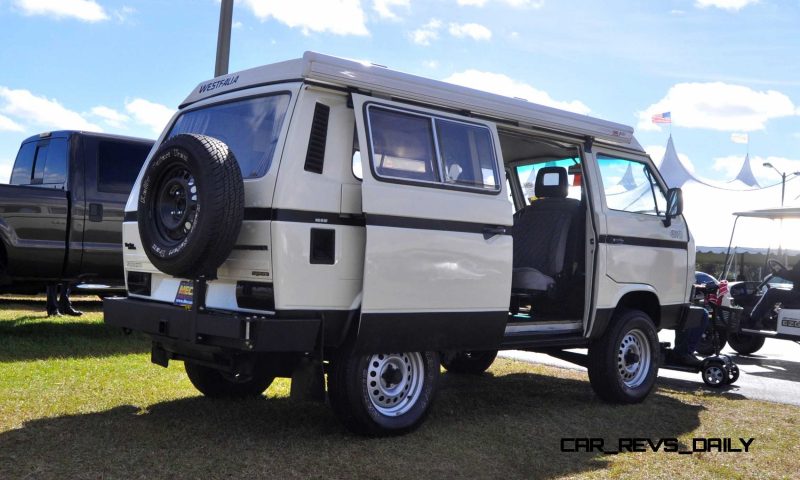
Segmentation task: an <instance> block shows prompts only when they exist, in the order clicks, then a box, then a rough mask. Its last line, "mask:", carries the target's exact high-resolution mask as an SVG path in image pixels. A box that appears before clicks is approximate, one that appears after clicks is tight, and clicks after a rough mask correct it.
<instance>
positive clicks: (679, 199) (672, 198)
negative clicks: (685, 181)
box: [664, 188, 683, 227]
mask: <svg viewBox="0 0 800 480" xmlns="http://www.w3.org/2000/svg"><path fill="white" fill-rule="evenodd" d="M682 213H683V191H681V189H680V188H670V189H669V190H667V211H666V217H665V218H664V226H665V227H669V226H670V225H671V224H672V219H673V218H675V217H677V216H678V215H680V214H682Z"/></svg>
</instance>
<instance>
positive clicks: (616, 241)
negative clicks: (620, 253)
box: [609, 237, 625, 245]
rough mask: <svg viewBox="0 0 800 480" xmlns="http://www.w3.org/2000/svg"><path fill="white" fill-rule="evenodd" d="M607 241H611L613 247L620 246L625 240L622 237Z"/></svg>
mask: <svg viewBox="0 0 800 480" xmlns="http://www.w3.org/2000/svg"><path fill="white" fill-rule="evenodd" d="M609 240H611V243H613V244H614V245H622V244H623V243H625V239H624V238H622V237H610V238H609Z"/></svg>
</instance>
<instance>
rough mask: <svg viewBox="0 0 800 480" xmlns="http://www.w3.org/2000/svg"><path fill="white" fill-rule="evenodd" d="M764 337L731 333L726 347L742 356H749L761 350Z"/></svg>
mask: <svg viewBox="0 0 800 480" xmlns="http://www.w3.org/2000/svg"><path fill="white" fill-rule="evenodd" d="M764 340H765V338H764V337H757V336H755V335H745V334H743V333H731V334H730V335H728V345H730V346H731V348H732V349H734V350H736V351H737V352H738V353H740V354H742V355H750V354H751V353H756V352H757V351H759V350H761V347H763V346H764Z"/></svg>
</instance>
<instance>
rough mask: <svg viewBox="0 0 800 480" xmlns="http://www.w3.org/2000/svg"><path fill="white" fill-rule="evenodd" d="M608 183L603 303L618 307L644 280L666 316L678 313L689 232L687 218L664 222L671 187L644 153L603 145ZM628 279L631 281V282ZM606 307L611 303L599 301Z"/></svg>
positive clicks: (600, 157)
mask: <svg viewBox="0 0 800 480" xmlns="http://www.w3.org/2000/svg"><path fill="white" fill-rule="evenodd" d="M595 159H596V161H597V167H598V169H599V172H600V177H601V179H602V183H603V192H604V203H605V205H604V215H605V220H606V221H605V225H604V227H605V229H604V230H605V231H604V232H600V236H599V240H600V244H601V246H602V248H604V249H605V259H606V265H605V269H606V277H605V278H604V279H603V280H602V281H604V282H608V281H611V282H612V284H610V285H607V286H606V287H603V286H602V285H601V288H600V296H601V299H602V302H604V303H605V304H608V305H607V306H613V305H614V304H615V301H616V300H617V299H618V298H616V299H615V298H611V297H619V296H620V295H621V294H624V293H625V290H626V288H630V289H636V290H639V289H641V288H640V286H641V285H645V286H647V287H648V289H651V290H652V291H653V292H654V293H655V294H656V295H657V296H658V300H659V302H660V304H661V307H662V315H663V314H668V315H670V314H671V315H676V314H677V312H678V311H679V309H680V307H681V306H682V305H683V303H684V302H685V295H686V288H687V284H686V283H687V281H688V277H687V262H688V245H689V232H688V229H687V226H686V223H685V221H684V219H683V217H681V216H679V217H677V218H673V219H672V221H671V223H670V225H667V224H666V223H667V222H665V209H666V203H667V202H666V191H667V189H666V186H665V185H664V183H663V182H662V181H661V180H660V179H659V177H658V174H657V173H656V171H655V168H654V167H653V165H652V163H651V162H650V161H649V159H648V158H647V157H645V156H643V155H641V156H640V155H636V154H631V153H627V152H626V153H617V152H614V151H610V150H609V151H603V150H602V149H600V150H598V151H597V153H596V154H595ZM625 284H630V286H629V287H628V286H626V285H625ZM599 306H606V305H602V304H601V305H599Z"/></svg>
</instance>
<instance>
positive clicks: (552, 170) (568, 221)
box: [511, 167, 582, 292]
mask: <svg viewBox="0 0 800 480" xmlns="http://www.w3.org/2000/svg"><path fill="white" fill-rule="evenodd" d="M568 187H569V184H568V178H567V169H566V168H564V167H542V168H541V169H540V170H539V172H538V173H537V175H536V185H535V188H534V193H535V195H536V197H537V200H535V201H534V202H533V203H532V204H531V205H529V206H527V207H525V208H523V209H522V210H520V211H519V212H517V213H516V214H515V215H514V227H513V229H512V237H513V238H514V270H513V276H512V280H511V288H512V290H515V291H525V292H531V291H532V292H551V291H553V290H554V288H555V286H556V283H557V282H558V280H559V279H560V278H562V277H565V276H568V275H569V274H571V273H572V272H571V267H572V263H573V261H572V259H573V258H575V254H576V252H574V251H572V250H574V249H575V248H576V247H575V245H574V244H575V239H574V238H572V239H571V238H570V236H571V234H572V237H575V236H576V234H575V232H576V231H577V230H578V229H577V228H575V227H577V224H578V222H579V220H578V219H579V218H580V212H581V211H582V209H581V202H580V201H579V200H576V199H574V198H567V191H568Z"/></svg>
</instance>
